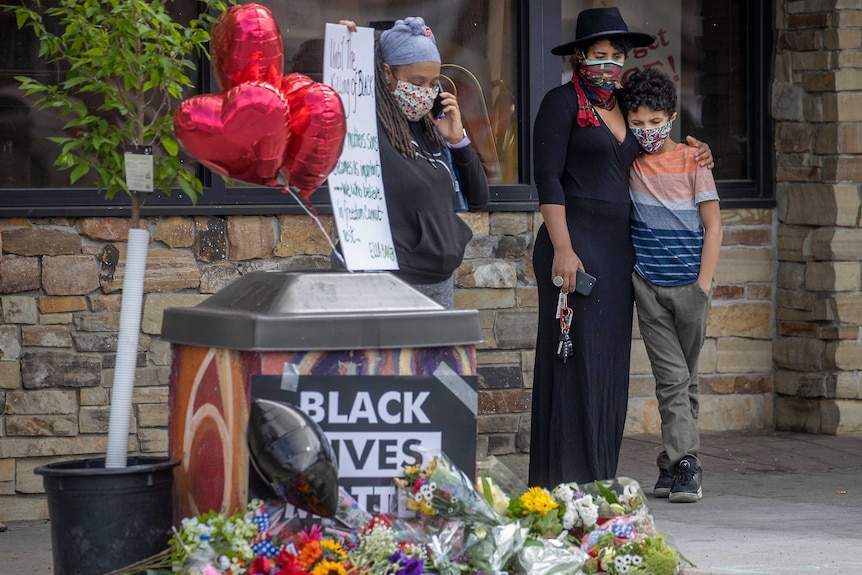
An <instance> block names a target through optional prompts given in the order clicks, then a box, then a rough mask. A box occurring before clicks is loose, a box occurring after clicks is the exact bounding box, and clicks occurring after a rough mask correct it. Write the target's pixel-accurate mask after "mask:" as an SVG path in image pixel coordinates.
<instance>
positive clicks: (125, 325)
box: [105, 229, 150, 468]
mask: <svg viewBox="0 0 862 575" xmlns="http://www.w3.org/2000/svg"><path fill="white" fill-rule="evenodd" d="M149 245H150V233H149V232H148V231H147V230H139V229H131V230H129V242H128V246H127V250H126V271H125V277H124V278H123V300H122V305H121V307H120V337H119V340H118V341H117V364H116V366H115V367H114V385H113V388H112V391H111V420H110V423H109V425H108V452H107V457H106V458H105V467H106V468H111V467H125V466H126V456H127V455H128V449H129V447H128V446H129V423H130V421H131V418H132V392H133V391H134V387H135V368H136V366H137V357H138V339H139V337H140V334H141V308H142V307H143V306H142V304H143V299H144V270H146V268H147V250H148V249H149Z"/></svg>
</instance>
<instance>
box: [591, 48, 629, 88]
mask: <svg viewBox="0 0 862 575" xmlns="http://www.w3.org/2000/svg"><path fill="white" fill-rule="evenodd" d="M624 63H625V57H623V61H622V62H618V61H617V60H590V59H589V58H587V55H586V54H584V63H583V64H581V77H582V78H584V79H585V80H587V81H588V82H590V83H591V84H593V85H594V86H596V87H597V88H601V89H603V90H613V89H614V88H615V87H616V85H617V80H619V79H620V76H621V75H622V73H623V64H624Z"/></svg>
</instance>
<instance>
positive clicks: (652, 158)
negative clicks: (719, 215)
mask: <svg viewBox="0 0 862 575" xmlns="http://www.w3.org/2000/svg"><path fill="white" fill-rule="evenodd" d="M695 153H697V149H696V148H693V147H691V146H688V145H686V144H677V145H676V148H674V149H673V150H672V151H670V152H665V153H663V154H641V155H640V156H639V157H638V159H637V160H635V162H634V164H632V170H631V175H630V177H629V191H630V193H631V198H632V241H633V243H634V248H635V258H636V263H635V271H636V272H637V273H638V274H639V275H640V276H641V277H642V278H644V279H646V280H648V281H650V282H652V283H654V284H655V285H660V286H678V285H686V284H690V283H692V282H695V281H697V276H698V273H699V272H700V255H701V251H702V248H703V222H702V221H701V219H700V210H699V208H698V204H700V203H702V202H706V201H709V200H718V192H717V190H716V188H715V180H714V179H713V177H712V171H711V170H709V169H707V168H702V167H700V166H699V165H698V163H697V161H696V160H695V159H694V155H695Z"/></svg>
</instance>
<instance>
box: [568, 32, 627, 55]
mask: <svg viewBox="0 0 862 575" xmlns="http://www.w3.org/2000/svg"><path fill="white" fill-rule="evenodd" d="M602 40H607V41H608V42H610V43H611V46H613V47H614V50H616V51H617V52H622V53H623V54H625V55H626V57H628V55H629V52H631V50H632V48H634V46H635V45H634V44H633V43H632V41H631V40H628V39H627V38H619V37H616V36H608V37H606V38H599V39H598V40H590V41H589V42H587V43H585V44H578V45H577V49H578V50H580V51H582V52H583V53H584V54H586V53H587V52H589V51H590V48H592V47H593V44H598V43H599V42H601V41H602Z"/></svg>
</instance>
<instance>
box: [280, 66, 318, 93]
mask: <svg viewBox="0 0 862 575" xmlns="http://www.w3.org/2000/svg"><path fill="white" fill-rule="evenodd" d="M311 84H314V80H312V79H311V78H309V77H308V76H306V75H305V74H299V73H296V72H294V73H293V74H288V75H287V76H285V77H284V78H282V79H281V93H282V94H284V95H285V96H287V95H289V94H290V93H291V92H294V91H296V90H299V89H300V88H304V87H306V86H309V85H311Z"/></svg>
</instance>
